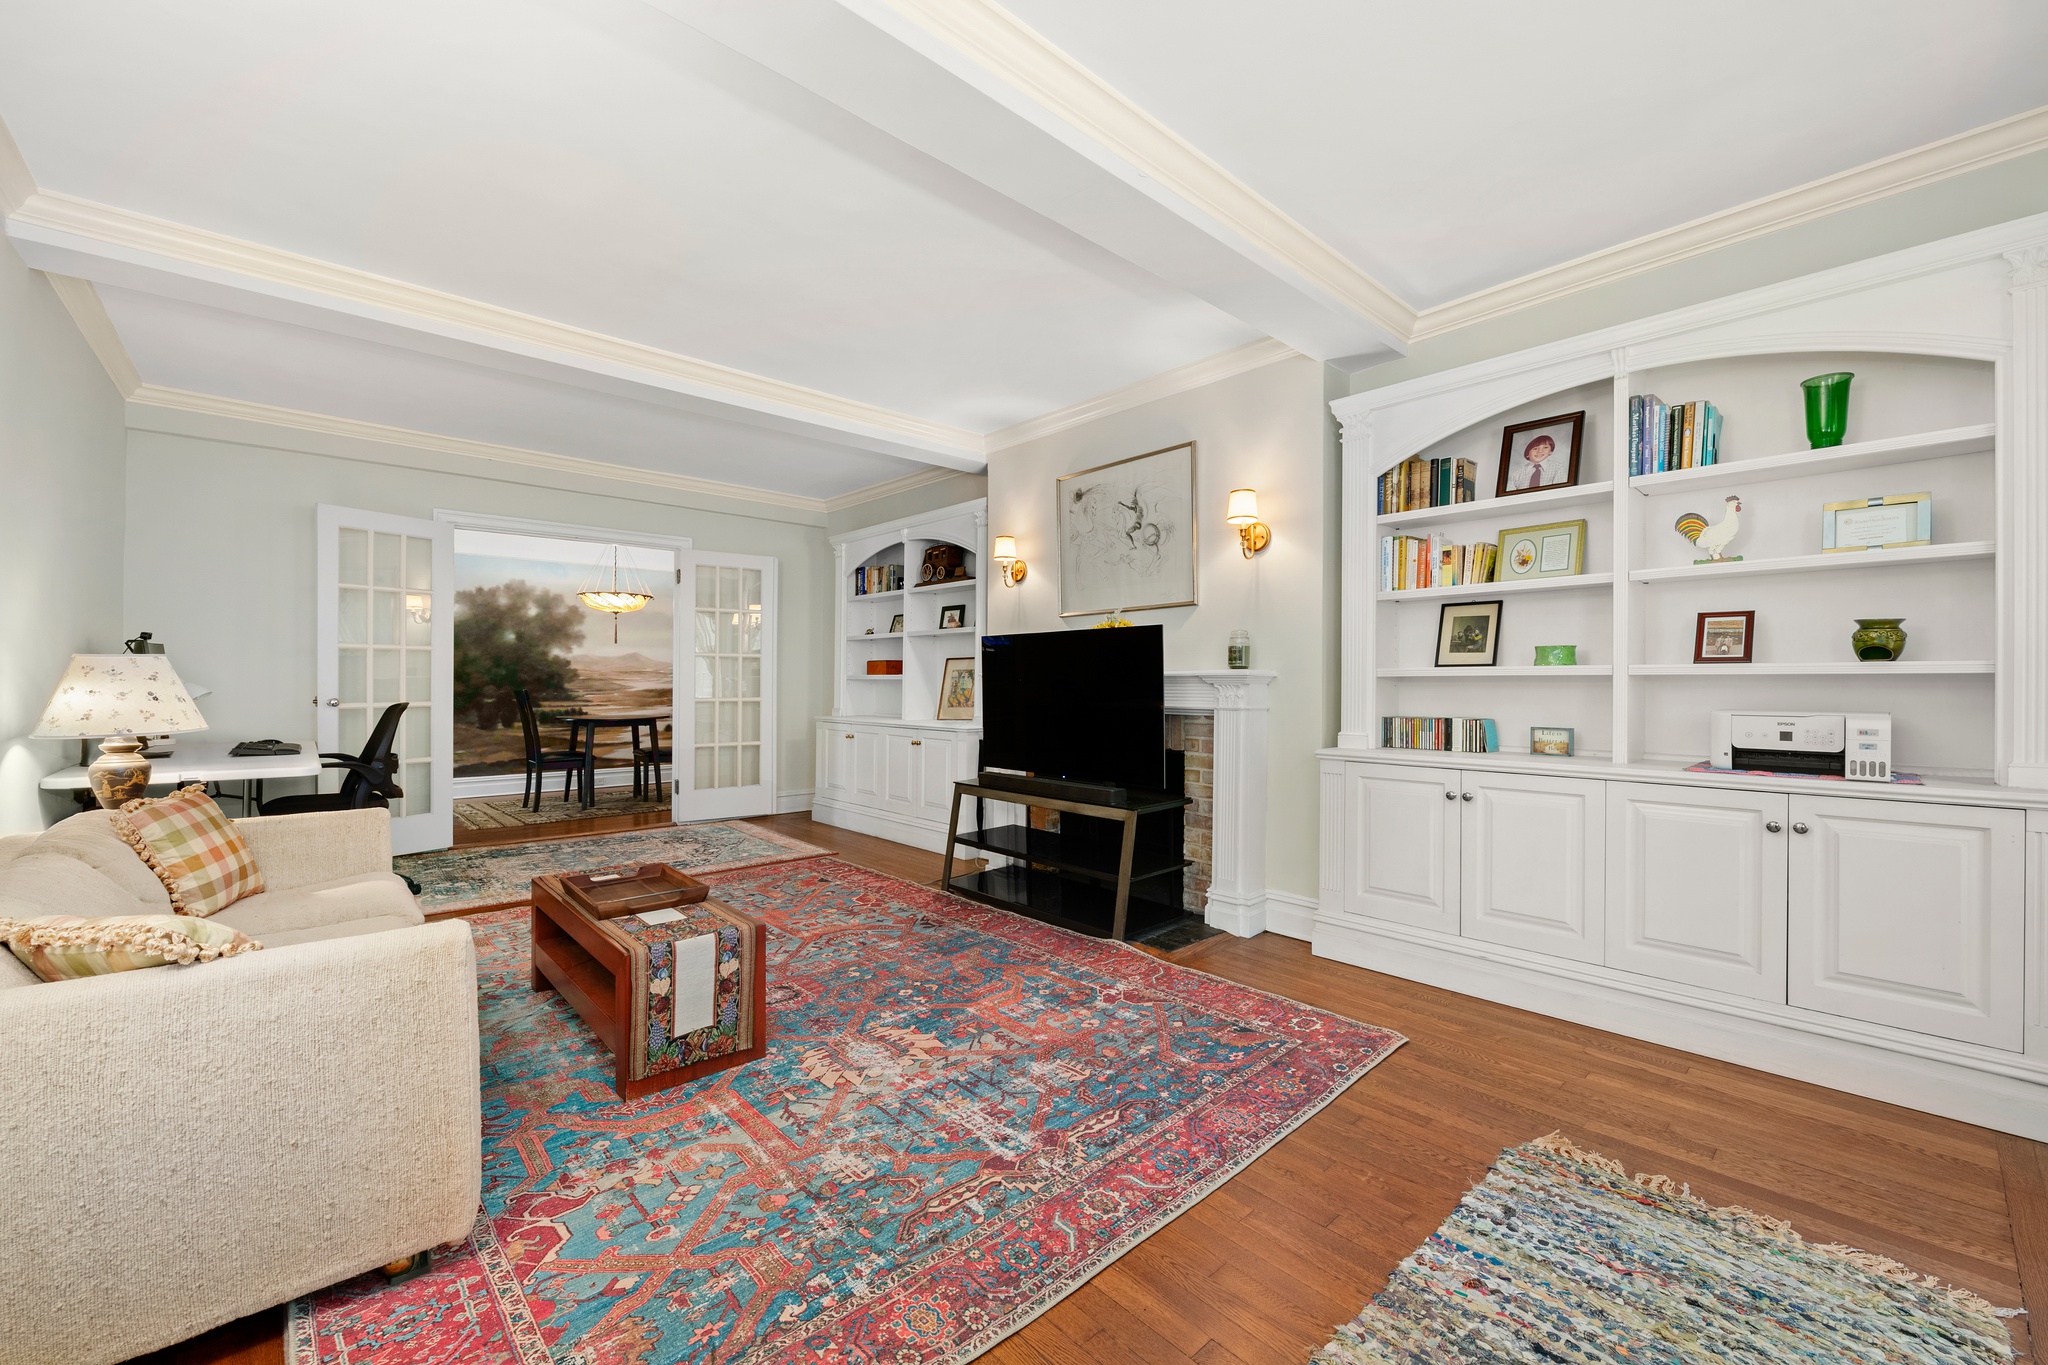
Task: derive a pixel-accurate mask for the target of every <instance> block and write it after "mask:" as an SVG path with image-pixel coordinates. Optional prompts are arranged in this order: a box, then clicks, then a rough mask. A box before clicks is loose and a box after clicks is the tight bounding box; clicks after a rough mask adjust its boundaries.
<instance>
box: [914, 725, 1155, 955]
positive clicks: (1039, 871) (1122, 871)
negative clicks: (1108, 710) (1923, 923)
mask: <svg viewBox="0 0 2048 1365" xmlns="http://www.w3.org/2000/svg"><path fill="white" fill-rule="evenodd" d="M1166 757H1167V765H1168V771H1167V772H1166V774H1165V776H1167V777H1168V778H1169V779H1171V778H1174V777H1177V776H1178V775H1179V773H1180V770H1181V762H1182V755H1181V754H1180V753H1178V752H1176V751H1172V750H1169V751H1168V752H1167V756H1166ZM963 796H972V797H976V798H987V799H991V800H996V801H1007V802H1013V803H1021V804H1027V805H1032V806H1042V807H1045V808H1047V809H1050V810H1056V811H1059V812H1060V813H1061V821H1060V828H1059V829H1058V830H1043V829H1032V828H1030V827H1029V826H1028V825H1002V826H999V827H997V828H994V829H986V828H984V829H982V830H979V831H977V832H973V833H968V834H962V833H961V832H960V798H961V797H963ZM1105 796H1112V797H1114V798H1116V799H1111V800H1105V799H1103V798H1104V797H1105ZM1187 804H1188V799H1187V797H1186V796H1185V795H1183V794H1182V793H1181V792H1180V791H1178V790H1173V791H1167V790H1160V791H1143V790H1140V789H1135V788H1128V787H1117V786H1112V785H1108V784H1104V783H1095V782H1065V781H1061V780H1058V779H1054V778H1039V777H1024V776H1020V775H1017V774H1012V773H992V772H984V773H982V774H981V775H980V777H979V778H978V779H977V780H975V781H973V782H955V783H954V784H953V802H952V810H951V813H950V816H949V818H948V822H947V827H946V855H945V856H946V862H945V872H944V875H943V877H942V878H941V880H940V885H941V886H942V887H943V888H944V889H945V890H947V891H951V892H954V893H955V894H957V895H962V896H966V897H968V898H970V899H972V900H977V901H980V902H982V903H983V904H984V905H993V906H997V907H999V908H1001V909H1004V910H1011V911H1015V912H1016V913H1018V914H1020V915H1028V916H1030V917H1031V918H1032V919H1037V920H1043V921H1045V922H1046V923H1048V924H1057V925H1059V926H1060V927H1061V928H1063V929H1072V930H1074V931H1075V932H1077V933H1083V934H1090V935H1093V936H1094V937H1096V938H1112V939H1117V940H1123V939H1126V938H1128V937H1130V936H1131V935H1132V934H1133V933H1136V934H1139V935H1142V934H1144V933H1146V932H1148V931H1149V930H1151V929H1155V928H1159V927H1161V926H1162V925H1165V924H1167V923H1170V922H1172V921H1175V920H1178V919H1180V918H1181V917H1182V916H1183V915H1184V914H1185V913H1186V912H1185V910H1184V908H1183V907H1182V905H1181V874H1182V873H1183V872H1184V871H1185V869H1186V867H1187V860H1186V858H1185V856H1184V853H1183V845H1182V839H1183V831H1182V815H1183V812H1184V811H1185V809H1186V807H1187ZM961 845H964V846H966V847H968V848H972V849H977V850H979V851H981V852H984V853H994V854H998V855H1000V856H1002V857H1005V858H1009V859H1013V860H1014V861H1013V862H1012V863H1011V864H1010V865H1008V866H1005V867H991V868H987V869H985V870H983V871H980V872H974V873H969V874H968V875H966V876H964V877H960V878H957V879H956V878H955V877H954V876H953V851H954V849H955V847H956V846H961Z"/></svg>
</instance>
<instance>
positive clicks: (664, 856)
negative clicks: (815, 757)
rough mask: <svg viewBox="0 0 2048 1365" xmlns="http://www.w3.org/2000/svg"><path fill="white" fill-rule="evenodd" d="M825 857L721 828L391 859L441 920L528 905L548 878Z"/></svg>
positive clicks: (764, 832) (813, 848)
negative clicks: (445, 915)
mask: <svg viewBox="0 0 2048 1365" xmlns="http://www.w3.org/2000/svg"><path fill="white" fill-rule="evenodd" d="M825 851H826V850H824V849H822V848H819V847H818V846H817V845H816V844H807V843H805V842H804V841H803V840H801V839H792V838H790V837H789V836H788V835H787V834H778V833H776V832H775V831H774V830H772V829H764V828H762V827H761V826H759V825H745V824H740V823H738V822H736V821H724V820H720V821H715V822H713V823H711V824H705V825H670V826H668V827H666V828H663V829H636V830H628V831H626V832H625V833H623V834H587V835H583V836H581V837H580V838H569V839H549V840H546V841H545V842H541V843H533V844H506V845H504V846H502V847H486V848H446V849H442V850H441V851H440V852H438V853H409V854H406V855H405V856H404V857H401V858H393V859H392V860H391V866H392V870H394V871H396V872H398V873H400V874H401V875H403V876H407V877H411V878H412V879H413V880H414V881H416V882H418V883H419V884H420V909H422V910H424V911H426V912H427V913H428V914H430V915H435V914H440V913H441V912H443V911H446V910H477V909H485V908H489V907H492V906H499V905H525V904H527V903H528V902H529V900H530V899H531V897H532V895H533V879H534V878H535V877H538V876H541V875H543V874H544V873H549V872H603V871H606V870H607V869H610V868H615V867H639V866H640V865H641V864H643V863H672V864H674V865H675V866H676V867H678V868H680V869H682V870H683V871H685V872H687V873H689V874H690V875H691V876H693V877H697V876H702V875H704V874H705V873H707V872H729V871H731V870H732V869H734V868H739V867H757V866H759V865H761V864H762V863H779V862H786V861H788V860H789V859H791V858H815V857H817V856H818V855H819V854H821V853H824V852H825Z"/></svg>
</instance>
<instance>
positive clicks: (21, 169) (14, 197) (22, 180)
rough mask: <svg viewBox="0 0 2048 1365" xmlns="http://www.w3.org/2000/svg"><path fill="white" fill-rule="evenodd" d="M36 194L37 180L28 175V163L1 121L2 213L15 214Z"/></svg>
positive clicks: (0, 187) (0, 186)
mask: <svg viewBox="0 0 2048 1365" xmlns="http://www.w3.org/2000/svg"><path fill="white" fill-rule="evenodd" d="M35 192H36V178H35V177H34V176H32V175H30V174H29V173H28V161H27V159H26V158H25V157H23V156H22V154H21V148H20V147H18V146H17V145H15V141H14V134H12V133H10V132H8V131H7V123H6V121H5V120H4V119H0V213H13V212H14V211H15V210H16V209H18V208H20V207H21V206H22V205H23V204H25V203H27V202H28V201H29V198H30V196H32V195H33V194H35Z"/></svg>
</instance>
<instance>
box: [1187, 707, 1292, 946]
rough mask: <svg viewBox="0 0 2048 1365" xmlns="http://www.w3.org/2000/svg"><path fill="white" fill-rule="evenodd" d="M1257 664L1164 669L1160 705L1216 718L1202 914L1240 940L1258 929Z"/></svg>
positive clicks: (1260, 726)
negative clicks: (1163, 700) (1210, 825)
mask: <svg viewBox="0 0 2048 1365" xmlns="http://www.w3.org/2000/svg"><path fill="white" fill-rule="evenodd" d="M1279 676H1280V675H1279V674H1277V673H1270V672H1266V671H1264V670H1260V669H1249V668H1216V669H1197V670H1169V671H1168V673H1167V675H1166V709H1167V710H1168V711H1170V712H1176V713H1178V714H1181V715H1213V716H1214V717H1215V718H1216V752H1215V755H1214V758H1215V771H1214V772H1213V774H1212V775H1211V779H1210V780H1211V783H1212V786H1213V789H1214V792H1215V797H1214V828H1213V830H1212V844H1211V856H1212V861H1213V865H1212V867H1211V869H1210V873H1209V899H1208V902H1207V904H1206V905H1205V906H1204V908H1203V915H1204V917H1205V918H1206V919H1207V920H1208V921H1209V923H1211V924H1213V925H1215V926H1216V927H1217V928H1218V929H1224V930H1228V931H1229V932H1230V933H1233V934H1237V935H1239V936H1240V937H1244V938H1249V937H1250V936H1251V935H1253V934H1259V933H1264V932H1265V929H1266V711H1267V702H1266V691H1267V688H1268V687H1269V686H1270V685H1271V683H1272V681H1273V679H1275V678H1277V677H1279Z"/></svg>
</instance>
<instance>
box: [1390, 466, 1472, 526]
mask: <svg viewBox="0 0 2048 1365" xmlns="http://www.w3.org/2000/svg"><path fill="white" fill-rule="evenodd" d="M1379 491H1380V515H1381V516H1385V515H1386V514H1387V513H1389V512H1413V511H1415V510H1416V509H1418V508H1422V507H1447V506H1449V505H1450V504H1451V503H1454V502H1472V501H1473V500H1475V499H1476V498H1478V496H1479V466H1478V465H1477V464H1475V463H1473V462H1472V461H1471V460H1453V459H1450V458H1448V457H1446V458H1444V459H1440V460H1425V459H1423V458H1422V457H1421V456H1420V455H1411V456H1409V457H1408V458H1407V459H1405V460H1403V461H1401V463H1399V464H1397V465H1395V466H1394V467H1393V468H1392V469H1389V470H1388V471H1387V472H1386V473H1384V474H1382V475H1380V484H1379Z"/></svg>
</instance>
